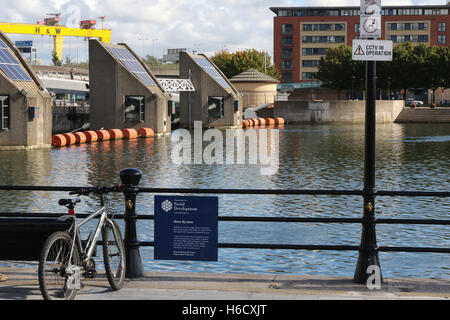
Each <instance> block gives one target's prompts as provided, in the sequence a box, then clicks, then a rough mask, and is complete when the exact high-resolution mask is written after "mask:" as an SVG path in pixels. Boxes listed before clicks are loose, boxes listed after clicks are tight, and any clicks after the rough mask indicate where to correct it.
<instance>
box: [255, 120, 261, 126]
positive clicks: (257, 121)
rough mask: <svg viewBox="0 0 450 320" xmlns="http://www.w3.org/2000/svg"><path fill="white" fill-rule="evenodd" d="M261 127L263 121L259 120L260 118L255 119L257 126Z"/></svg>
mask: <svg viewBox="0 0 450 320" xmlns="http://www.w3.org/2000/svg"><path fill="white" fill-rule="evenodd" d="M260 125H261V120H259V118H256V119H255V126H260Z"/></svg>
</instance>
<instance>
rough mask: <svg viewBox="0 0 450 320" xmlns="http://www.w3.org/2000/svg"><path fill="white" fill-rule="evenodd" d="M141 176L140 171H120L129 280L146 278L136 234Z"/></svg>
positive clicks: (127, 275) (126, 274)
mask: <svg viewBox="0 0 450 320" xmlns="http://www.w3.org/2000/svg"><path fill="white" fill-rule="evenodd" d="M141 176H142V172H141V171H140V170H138V169H124V170H122V171H120V180H121V181H122V185H123V194H124V196H125V215H124V221H125V239H124V243H125V257H126V273H125V276H126V277H127V278H129V279H133V278H140V277H143V276H144V268H143V267H142V260H141V255H140V252H139V241H138V239H137V232H136V220H137V215H136V195H137V193H138V192H137V189H136V186H137V185H138V184H139V181H140V179H141Z"/></svg>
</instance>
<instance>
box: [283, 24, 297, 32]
mask: <svg viewBox="0 0 450 320" xmlns="http://www.w3.org/2000/svg"><path fill="white" fill-rule="evenodd" d="M293 32H294V27H293V25H292V24H282V25H281V33H283V34H291V33H293Z"/></svg>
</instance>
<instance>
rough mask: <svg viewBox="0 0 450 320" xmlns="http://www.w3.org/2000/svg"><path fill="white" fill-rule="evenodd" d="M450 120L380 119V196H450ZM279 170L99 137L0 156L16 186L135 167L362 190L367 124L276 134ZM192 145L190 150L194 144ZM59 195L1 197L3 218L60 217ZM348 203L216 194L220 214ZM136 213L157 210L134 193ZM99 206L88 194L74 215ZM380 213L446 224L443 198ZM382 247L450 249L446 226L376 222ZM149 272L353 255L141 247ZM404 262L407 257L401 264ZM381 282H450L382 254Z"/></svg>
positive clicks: (302, 230)
mask: <svg viewBox="0 0 450 320" xmlns="http://www.w3.org/2000/svg"><path fill="white" fill-rule="evenodd" d="M449 137H450V125H449V124H433V125H428V124H424V125H422V124H407V125H402V124H383V125H378V126H377V139H376V141H377V162H376V166H377V176H376V178H377V184H376V186H377V189H380V190H426V191H429V190H448V189H449V187H450V179H449V177H450V169H449V166H448V159H449V158H450V138H449ZM279 139H280V145H279V151H280V154H279V170H278V173H277V174H275V175H272V176H262V175H260V166H259V165H248V164H247V165H204V164H202V165H195V164H192V165H176V164H174V163H173V162H172V160H171V152H172V143H171V141H170V137H154V138H150V139H145V140H141V139H139V140H131V141H129V140H118V141H108V142H99V143H98V142H97V143H92V144H85V145H78V146H72V147H68V148H61V149H53V150H33V151H29V152H19V151H16V152H1V153H0V183H1V184H19V185H55V186H94V185H114V184H117V183H119V182H120V181H119V176H118V172H119V171H120V170H121V169H124V168H128V167H135V168H138V169H140V170H141V171H142V172H143V173H144V176H143V177H142V181H141V185H142V186H146V187H182V188H191V187H195V188H242V189H245V188H251V189H255V188H256V189H258V188H261V189H291V188H304V189H362V186H363V180H362V179H363V178H362V177H363V172H364V165H363V158H364V126H363V125H321V126H310V125H298V126H293V125H289V126H285V127H283V128H281V130H280V135H279ZM192 149H193V150H194V148H192ZM65 196H67V193H60V192H58V193H49V192H5V191H1V193H0V206H1V210H0V211H28V212H62V209H61V208H60V207H58V205H57V200H58V199H59V198H61V197H65ZM110 198H111V204H112V207H113V208H114V211H115V212H118V213H122V212H123V208H124V204H123V199H122V196H121V195H120V194H113V195H111V197H110ZM361 202H362V200H361V198H360V197H355V196H346V197H338V196H332V197H329V196H301V197H300V196H293V195H286V196H281V195H270V196H254V195H252V196H247V195H220V196H219V211H220V215H244V216H253V215H262V216H316V217H360V216H361V213H362V209H361V206H362V204H361ZM138 203H139V205H138V208H137V211H138V213H139V214H153V195H149V194H140V195H139V196H138ZM96 207H97V202H96V201H95V199H94V198H91V199H89V201H87V202H84V203H82V204H81V205H80V208H79V211H81V212H83V211H89V210H93V209H94V208H96ZM376 209H377V214H378V216H379V217H381V218H388V217H396V218H448V212H450V204H449V201H448V199H440V198H395V197H379V198H377V202H376ZM219 227H220V235H219V238H220V239H219V240H220V241H221V242H250V243H258V242H262V243H288V244H289V243H290V244H336V245H337V244H348V245H358V244H359V238H360V232H361V230H360V229H361V227H360V226H359V225H339V224H330V225H321V224H286V223H232V222H224V223H221V224H220V225H219ZM138 232H139V238H140V239H141V240H144V241H145V240H147V241H152V240H153V222H152V221H146V222H142V223H140V224H139V226H138ZM377 232H378V240H379V244H380V245H382V246H390V245H392V246H403V245H406V246H438V247H449V246H450V239H449V238H450V236H449V232H448V228H447V227H443V226H403V225H402V226H400V225H395V226H394V225H379V226H378V227H377ZM142 256H143V260H144V265H145V268H146V269H149V270H177V271H212V272H259V273H268V272H287V273H294V274H295V273H297V274H315V275H318V274H322V275H343V276H349V275H352V274H353V272H354V267H355V264H356V258H357V253H356V252H305V251H290V250H233V249H221V250H220V252H219V259H220V261H219V262H217V263H205V264H199V263H197V262H165V261H158V262H156V261H154V260H153V249H152V248H143V249H142ZM405 261H409V262H410V264H411V263H413V265H412V266H411V265H407V264H406V263H405ZM381 264H382V268H383V273H384V274H385V276H391V277H393V276H398V277H406V276H411V277H438V278H443V277H444V278H446V277H447V278H448V277H449V275H450V270H449V267H448V266H449V265H450V260H449V257H448V255H443V254H441V255H439V254H413V253H408V254H404V253H402V254H392V253H388V254H381Z"/></svg>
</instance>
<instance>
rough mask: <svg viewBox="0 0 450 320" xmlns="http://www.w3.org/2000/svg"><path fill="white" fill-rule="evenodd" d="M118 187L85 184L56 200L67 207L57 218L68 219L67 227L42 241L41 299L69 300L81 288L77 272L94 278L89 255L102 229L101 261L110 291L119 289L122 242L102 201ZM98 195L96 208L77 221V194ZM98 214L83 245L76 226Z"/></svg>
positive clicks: (121, 281) (123, 268) (92, 263)
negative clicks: (65, 197)
mask: <svg viewBox="0 0 450 320" xmlns="http://www.w3.org/2000/svg"><path fill="white" fill-rule="evenodd" d="M111 191H118V188H105V187H102V188H85V189H81V190H79V191H75V192H70V194H77V197H76V198H75V199H60V200H59V201H58V204H59V205H61V206H64V207H66V208H67V209H68V210H69V213H68V215H64V216H62V217H61V218H59V219H61V220H66V219H72V220H73V223H72V225H71V227H70V228H69V230H67V231H59V232H55V233H53V234H52V235H51V236H50V237H48V239H47V240H46V241H45V243H44V246H43V248H42V251H41V255H40V259H39V267H38V275H39V288H40V291H41V293H42V296H43V297H44V299H45V300H72V299H74V298H75V296H76V294H77V292H78V291H79V290H80V289H81V288H82V284H81V276H82V275H83V276H84V277H85V278H94V277H95V276H96V274H97V272H96V269H95V261H94V259H93V256H94V254H95V252H96V246H97V240H98V238H99V235H100V233H102V240H103V241H102V246H103V261H104V266H105V272H106V276H107V278H108V282H109V284H110V286H111V288H112V289H113V290H114V291H117V290H120V289H121V288H122V286H123V283H124V281H125V268H126V265H125V246H124V242H123V238H122V234H121V232H120V228H119V226H118V225H117V223H116V222H115V221H114V220H113V218H114V217H113V214H111V213H110V211H109V208H108V206H107V205H105V197H104V196H105V195H106V194H107V193H109V192H111ZM90 194H95V195H98V196H99V200H100V206H101V208H100V210H98V211H97V212H95V213H93V214H91V215H89V216H87V217H86V218H85V219H84V220H83V221H82V222H80V223H78V220H77V216H76V214H75V206H76V204H77V203H79V202H81V200H80V198H79V196H88V195H90ZM98 216H99V222H98V225H97V227H96V228H95V230H94V231H91V232H90V234H89V236H88V239H87V241H86V244H85V245H84V246H83V243H82V241H81V236H80V228H81V227H83V226H84V225H85V224H86V223H87V222H89V221H90V220H92V219H94V218H96V217H98Z"/></svg>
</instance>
